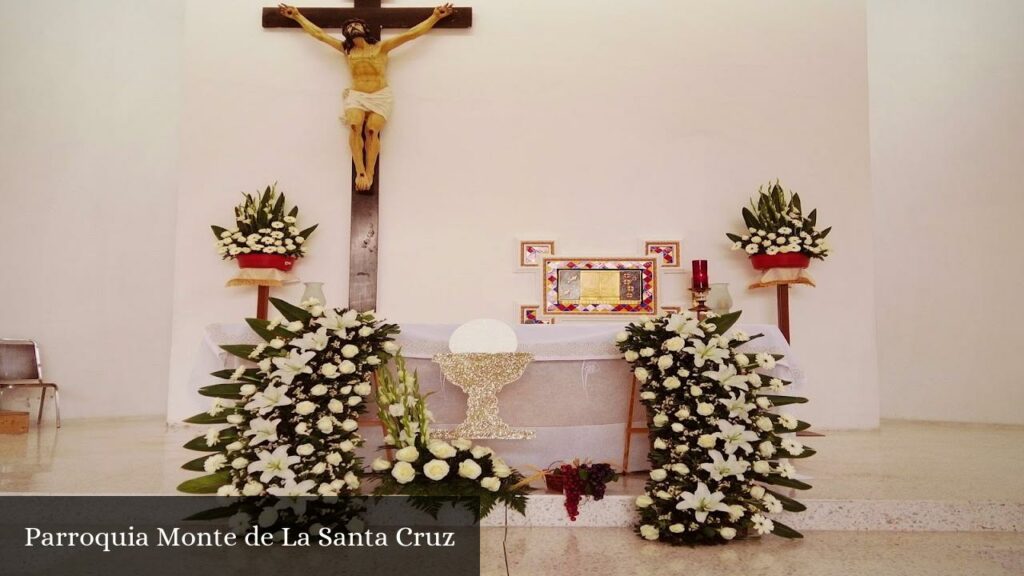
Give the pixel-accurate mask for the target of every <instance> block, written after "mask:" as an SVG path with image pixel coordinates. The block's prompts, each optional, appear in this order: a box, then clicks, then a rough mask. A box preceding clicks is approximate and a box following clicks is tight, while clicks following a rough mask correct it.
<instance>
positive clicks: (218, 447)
mask: <svg viewBox="0 0 1024 576" xmlns="http://www.w3.org/2000/svg"><path fill="white" fill-rule="evenodd" d="M235 440H238V432H237V430H236V429H235V428H228V429H226V430H222V431H221V433H220V440H218V442H217V443H216V444H214V445H213V446H207V445H206V436H200V437H198V438H193V439H191V440H189V441H188V442H186V443H185V448H187V449H188V450H195V451H196V452H221V451H222V450H224V448H225V447H226V446H227V445H228V444H231V443H232V442H234V441H235Z"/></svg>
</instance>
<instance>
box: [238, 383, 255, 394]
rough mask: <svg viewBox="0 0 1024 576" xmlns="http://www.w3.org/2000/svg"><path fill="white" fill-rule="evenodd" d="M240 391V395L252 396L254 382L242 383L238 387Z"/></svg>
mask: <svg viewBox="0 0 1024 576" xmlns="http://www.w3.org/2000/svg"><path fill="white" fill-rule="evenodd" d="M238 391H239V392H241V393H242V396H252V395H253V394H255V393H256V385H255V384H242V387H241V388H239V389H238Z"/></svg>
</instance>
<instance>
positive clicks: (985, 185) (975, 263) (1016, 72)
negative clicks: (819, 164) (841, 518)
mask: <svg viewBox="0 0 1024 576" xmlns="http://www.w3.org/2000/svg"><path fill="white" fill-rule="evenodd" d="M868 5H869V10H868V14H869V19H868V30H869V32H870V34H869V46H870V47H871V50H870V62H871V66H870V85H871V161H872V179H873V188H874V191H875V195H876V199H875V206H876V211H875V230H876V238H877V250H876V253H877V275H876V283H877V288H876V291H877V296H876V298H877V302H878V313H877V314H878V343H879V346H878V349H879V366H880V372H881V381H882V411H883V415H885V416H887V417H893V418H914V419H930V420H960V421H976V422H1005V423H1017V424H1022V423H1024V412H1022V411H1021V406H1024V387H1022V386H1021V377H1020V374H1021V370H1020V367H1019V363H1018V362H1017V361H1016V360H1017V359H1018V358H1019V357H1020V345H1021V342H1022V340H1021V338H1020V335H1019V332H1018V331H1019V330H1020V327H1021V326H1022V324H1024V308H1022V307H1021V306H1020V304H1019V292H1020V288H1021V286H1024V266H1022V263H1024V260H1022V259H1021V256H1020V254H1019V248H1018V247H1019V244H1020V242H1019V237H1020V221H1021V217H1020V215H1021V214H1022V213H1024V200H1022V196H1021V183H1022V182H1024V162H1022V160H1024V105H1022V104H1021V102H1022V94H1024V3H1022V2H1020V1H1018V0H984V1H979V0H971V1H966V0H958V1H942V2H936V1H934V0H912V1H906V0H901V1H891V0H874V1H871V2H869V3H868Z"/></svg>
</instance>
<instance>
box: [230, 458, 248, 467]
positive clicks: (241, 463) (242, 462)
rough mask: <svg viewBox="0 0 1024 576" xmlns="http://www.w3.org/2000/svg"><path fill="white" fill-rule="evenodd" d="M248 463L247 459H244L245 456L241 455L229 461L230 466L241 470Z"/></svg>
mask: <svg viewBox="0 0 1024 576" xmlns="http://www.w3.org/2000/svg"><path fill="white" fill-rule="evenodd" d="M248 465H249V461H248V460H246V459H245V458H242V457H241V456H239V457H238V458H235V459H234V460H232V461H231V467H232V468H234V469H235V470H241V469H242V468H245V467H246V466H248Z"/></svg>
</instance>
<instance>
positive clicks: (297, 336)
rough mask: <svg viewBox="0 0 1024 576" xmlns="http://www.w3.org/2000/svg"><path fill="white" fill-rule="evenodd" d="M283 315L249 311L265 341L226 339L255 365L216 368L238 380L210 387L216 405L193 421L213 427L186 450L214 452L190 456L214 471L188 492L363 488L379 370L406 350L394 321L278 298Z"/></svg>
mask: <svg viewBox="0 0 1024 576" xmlns="http://www.w3.org/2000/svg"><path fill="white" fill-rule="evenodd" d="M271 302H272V303H273V304H274V307H275V308H277V310H278V311H279V312H280V313H281V315H282V317H283V318H279V319H275V320H269V321H268V320H257V319H249V320H248V323H249V326H251V327H252V329H253V331H255V332H256V333H257V334H259V335H260V336H261V337H262V338H263V339H264V340H266V342H265V343H261V344H258V345H255V346H248V345H238V346H235V345H232V346H223V348H224V350H226V351H227V352H229V353H231V354H234V355H235V356H238V357H240V358H243V359H245V360H249V361H252V362H255V363H256V367H255V368H247V367H245V366H242V367H239V368H238V369H236V370H234V371H232V370H222V371H220V372H215V373H214V376H217V377H219V378H224V379H227V380H229V382H226V383H221V384H214V385H212V386H206V387H204V388H202V389H200V391H199V393H200V394H202V395H204V396H210V397H213V399H214V400H213V405H212V407H211V408H210V410H209V411H208V412H204V413H201V414H198V415H196V416H193V417H192V418H189V419H188V420H186V422H190V423H195V424H211V425H213V426H212V427H211V428H210V429H209V430H208V431H207V432H206V434H204V435H203V436H200V437H198V438H195V439H194V440H192V441H190V442H188V443H187V444H185V448H188V449H190V450H196V451H199V452H204V453H206V454H205V455H204V456H201V457H199V458H196V459H195V460H192V461H190V462H188V463H186V464H185V465H184V466H183V468H185V469H186V470H193V471H197V472H199V471H203V472H206V475H205V476H201V477H198V478H193V479H191V480H187V481H185V482H183V483H182V484H181V485H179V486H178V490H180V491H182V492H187V493H192V494H207V493H214V492H215V493H217V494H219V495H221V496H239V495H241V496H267V495H270V496H287V497H296V496H310V495H319V496H335V495H339V494H350V493H357V492H356V491H357V489H358V488H359V485H360V479H359V476H360V474H361V472H362V467H361V465H360V462H359V459H358V458H356V456H355V452H354V451H355V448H356V447H357V446H360V445H361V444H362V443H363V440H362V438H361V437H360V436H359V433H358V430H359V424H358V423H357V421H358V417H359V414H361V413H362V412H363V411H365V402H364V401H365V399H366V397H367V396H369V395H370V393H371V392H372V387H371V385H370V382H369V380H370V378H371V376H372V374H373V372H374V370H376V369H377V368H378V367H379V366H380V365H381V364H382V363H384V362H385V361H387V360H388V359H389V358H391V355H392V354H394V353H395V352H397V351H398V347H397V345H396V344H395V343H394V341H393V339H392V336H393V335H394V334H396V333H398V331H399V330H398V327H397V326H396V325H394V324H385V323H382V322H380V321H378V320H377V319H376V318H375V317H374V315H373V314H372V313H359V312H357V311H355V310H346V309H338V310H325V309H324V307H323V306H321V305H320V303H319V301H317V300H315V299H311V300H307V301H306V302H304V303H303V306H302V307H299V306H294V305H292V304H288V303H287V302H284V301H282V300H278V299H276V298H274V299H271Z"/></svg>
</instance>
